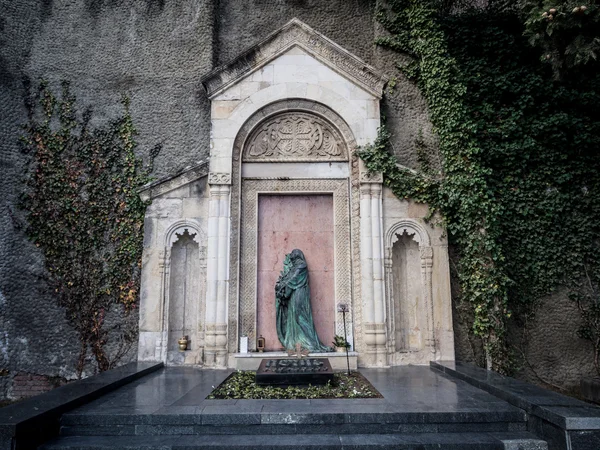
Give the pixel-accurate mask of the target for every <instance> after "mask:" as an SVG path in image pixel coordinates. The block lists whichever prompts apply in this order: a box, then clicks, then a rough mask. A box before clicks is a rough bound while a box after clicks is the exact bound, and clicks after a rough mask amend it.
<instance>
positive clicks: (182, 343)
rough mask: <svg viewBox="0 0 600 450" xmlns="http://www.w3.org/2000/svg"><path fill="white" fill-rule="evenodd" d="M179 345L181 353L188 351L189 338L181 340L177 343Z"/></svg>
mask: <svg viewBox="0 0 600 450" xmlns="http://www.w3.org/2000/svg"><path fill="white" fill-rule="evenodd" d="M177 344H179V351H180V352H184V351H186V350H187V345H188V340H187V338H186V337H185V336H184V337H182V338H181V339H179V340H178V341H177Z"/></svg>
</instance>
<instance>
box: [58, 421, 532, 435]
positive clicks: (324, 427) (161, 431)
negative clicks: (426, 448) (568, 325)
mask: <svg viewBox="0 0 600 450" xmlns="http://www.w3.org/2000/svg"><path fill="white" fill-rule="evenodd" d="M526 429H527V425H526V424H525V423H514V422H483V423H481V422H470V423H424V424H423V423H422V424H402V423H400V424H399V423H383V424H378V423H356V424H350V423H340V424H264V425H262V424H256V425H110V426H94V425H69V426H63V427H61V431H60V434H61V436H127V435H137V436H144V435H146V436H148V435H153V436H160V435H163V436H164V435H217V434H219V435H228V434H246V435H258V434H260V435H282V434H352V433H361V434H397V433H469V432H508V431H525V430H526Z"/></svg>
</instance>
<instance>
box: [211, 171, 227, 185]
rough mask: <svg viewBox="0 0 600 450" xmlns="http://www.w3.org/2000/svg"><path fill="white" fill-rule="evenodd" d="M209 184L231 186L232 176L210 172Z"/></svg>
mask: <svg viewBox="0 0 600 450" xmlns="http://www.w3.org/2000/svg"><path fill="white" fill-rule="evenodd" d="M208 184H231V174H230V173H220V172H210V173H209V174H208Z"/></svg>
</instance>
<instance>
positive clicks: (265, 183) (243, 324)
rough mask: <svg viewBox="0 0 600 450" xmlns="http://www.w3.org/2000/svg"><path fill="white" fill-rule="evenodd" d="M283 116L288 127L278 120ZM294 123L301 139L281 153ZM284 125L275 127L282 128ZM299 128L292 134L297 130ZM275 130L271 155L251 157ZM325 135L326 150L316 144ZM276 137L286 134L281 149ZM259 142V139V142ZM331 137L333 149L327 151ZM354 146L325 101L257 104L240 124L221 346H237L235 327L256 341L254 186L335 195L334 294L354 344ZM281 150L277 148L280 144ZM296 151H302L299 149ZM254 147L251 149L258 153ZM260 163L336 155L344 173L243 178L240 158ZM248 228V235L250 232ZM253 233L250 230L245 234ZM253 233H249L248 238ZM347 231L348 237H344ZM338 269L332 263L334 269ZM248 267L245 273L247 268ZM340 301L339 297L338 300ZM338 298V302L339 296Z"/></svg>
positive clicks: (357, 308)
mask: <svg viewBox="0 0 600 450" xmlns="http://www.w3.org/2000/svg"><path fill="white" fill-rule="evenodd" d="M286 121H287V125H286V124H285V122H286ZM290 125H291V126H298V128H297V129H296V138H297V137H298V134H300V140H301V142H300V145H299V147H298V148H296V150H297V151H296V152H295V154H293V153H294V152H292V155H291V157H288V156H290V155H287V150H288V149H290V147H292V146H293V142H292V139H293V137H292V136H291V134H293V132H292V131H291V129H290V128H289V126H290ZM286 126H288V128H287V129H284V132H281V128H282V127H286ZM298 130H300V131H306V132H305V133H297V131H298ZM270 132H274V133H276V134H277V136H276V138H275V140H274V141H271V143H270V144H271V147H270V148H272V149H274V148H275V147H274V146H273V144H276V143H279V144H280V146H279V148H278V149H276V150H274V151H273V153H272V154H270V155H266V154H264V153H266V152H254V155H250V154H249V152H250V149H251V148H253V147H252V145H254V144H255V143H256V141H257V139H263V140H264V139H270V138H271V136H269V135H268V134H267V133H270ZM328 139H329V140H330V142H329V144H330V145H329V146H328V147H326V149H325V150H323V148H322V147H321V146H320V144H324V143H326V141H327V140H328ZM281 140H287V142H286V143H285V145H286V146H285V147H282V146H281ZM263 142H264V141H263ZM332 142H335V143H336V145H337V148H336V149H335V150H334V151H329V150H327V149H331V148H332V145H331V144H332ZM355 147H356V141H355V138H354V134H353V132H352V130H351V129H350V127H349V126H348V124H347V123H346V122H345V121H344V119H342V118H341V117H340V116H339V115H338V114H336V113H335V112H334V111H333V110H331V109H330V108H329V107H328V106H326V105H324V104H322V103H319V102H316V101H312V100H307V99H299V98H292V99H283V100H279V101H276V102H273V103H270V104H268V105H266V106H264V107H263V108H262V109H259V110H258V111H255V112H254V114H252V115H251V116H250V117H249V118H248V119H247V120H246V122H245V123H244V124H243V125H242V126H241V127H240V130H239V132H238V133H237V135H236V137H235V140H234V143H233V149H232V177H231V238H230V246H229V248H230V255H231V259H230V266H229V267H230V291H229V306H228V329H229V333H228V346H229V348H230V349H235V348H237V345H238V333H240V332H241V333H243V334H245V335H248V336H249V338H250V339H249V341H250V343H251V345H252V343H254V342H255V337H256V336H255V335H254V334H255V331H256V328H255V326H256V311H255V309H256V303H255V297H256V292H255V291H256V280H255V274H254V272H253V270H254V269H253V268H255V264H253V263H251V262H250V260H248V257H249V255H250V256H251V255H253V254H255V253H256V245H257V242H256V237H255V236H254V235H255V234H256V233H255V232H256V230H254V229H252V228H248V223H249V222H253V221H255V220H256V204H255V201H256V199H257V198H258V197H257V196H258V194H259V193H260V192H283V193H307V194H310V193H331V194H333V196H334V216H335V230H336V236H335V240H336V244H335V248H336V250H335V259H336V267H339V268H340V270H339V274H338V276H337V279H336V281H335V284H336V286H335V290H336V297H337V296H340V297H339V298H342V297H341V296H343V298H344V299H348V300H351V301H350V302H349V303H350V304H351V311H350V314H348V315H347V319H346V325H347V326H348V327H353V329H352V328H351V330H350V331H351V332H352V331H353V336H354V339H355V342H356V343H358V344H359V345H360V337H359V333H360V332H361V330H360V329H361V325H360V323H361V319H360V318H361V316H362V305H361V301H360V294H359V293H360V279H361V277H360V265H359V264H353V263H352V261H359V260H360V256H359V251H360V241H359V239H358V236H357V233H358V230H359V225H360V223H359V221H360V214H359V210H360V203H359V189H358V188H359V184H358V182H357V180H358V174H359V163H358V159H357V157H356V156H354V155H353V149H354V148H355ZM282 148H283V149H284V150H283V151H281V149H282ZM300 150H303V152H300ZM257 153H258V154H257ZM255 161H264V162H276V163H282V162H292V161H294V162H296V161H301V162H308V163H312V162H317V163H322V162H329V161H338V162H343V163H347V164H348V168H349V170H348V174H349V177H348V178H347V179H320V180H318V179H302V178H299V179H278V178H277V176H273V177H272V178H268V179H267V178H265V179H263V180H253V179H251V178H243V177H242V164H243V163H253V162H255ZM252 233H254V234H252ZM251 235H252V236H251ZM253 236H254V237H253ZM351 236H352V238H351ZM336 270H337V269H336ZM250 272H252V273H250ZM338 300H339V299H338ZM340 301H341V300H340ZM336 314H337V315H339V316H340V317H337V315H336V325H335V326H336V333H337V334H342V333H343V326H344V323H343V320H342V319H341V317H342V316H341V313H339V314H338V313H336Z"/></svg>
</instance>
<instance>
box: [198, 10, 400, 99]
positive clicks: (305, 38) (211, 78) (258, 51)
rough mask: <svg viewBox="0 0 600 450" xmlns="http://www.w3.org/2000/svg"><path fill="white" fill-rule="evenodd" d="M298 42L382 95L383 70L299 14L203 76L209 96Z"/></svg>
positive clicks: (332, 67)
mask: <svg viewBox="0 0 600 450" xmlns="http://www.w3.org/2000/svg"><path fill="white" fill-rule="evenodd" d="M294 46H299V47H301V48H302V49H304V50H305V51H306V52H307V53H309V54H310V55H312V56H314V57H315V58H317V59H318V60H319V61H321V62H322V63H324V64H326V65H327V66H329V67H330V68H331V69H333V70H334V71H336V72H338V73H339V74H340V75H342V76H344V77H346V78H348V79H349V80H351V81H352V82H353V83H355V84H357V85H359V86H361V87H362V88H363V89H365V90H366V91H368V92H370V93H371V94H372V95H374V96H375V97H377V98H381V95H382V91H383V86H384V85H385V83H386V82H387V81H388V79H387V78H386V77H385V76H384V75H383V74H381V73H380V72H379V71H378V70H377V69H375V68H374V67H372V66H370V65H368V64H367V63H365V62H364V61H363V60H361V59H360V58H358V57H356V56H354V55H353V54H352V53H350V52H348V51H347V50H345V49H343V48H342V47H340V46H339V45H337V44H336V43H335V42H333V41H332V40H330V39H328V38H327V37H325V36H323V35H322V34H321V33H319V32H317V31H315V30H313V29H312V28H311V27H309V26H308V25H306V24H305V23H304V22H302V21H300V20H298V19H296V18H294V19H292V20H291V21H289V22H288V23H287V24H285V25H284V26H283V27H282V28H280V29H279V30H277V31H275V32H274V33H272V34H270V35H269V36H268V37H267V38H266V39H265V40H263V41H262V42H260V43H258V44H256V45H255V46H253V47H251V48H250V49H248V50H246V51H245V52H243V53H242V54H241V55H239V56H238V57H237V58H235V59H234V60H233V61H231V62H230V63H228V64H225V65H224V66H222V67H219V68H217V69H215V70H213V71H212V72H211V73H209V74H208V75H206V76H205V77H204V78H202V80H201V81H202V85H203V86H204V88H205V89H206V92H207V94H208V97H209V98H213V97H214V96H216V95H218V94H220V93H221V92H223V91H224V90H225V89H227V88H228V87H229V86H231V85H233V84H235V83H236V82H237V81H239V80H240V79H241V78H243V77H245V76H247V75H248V74H250V73H251V72H253V71H254V70H256V69H258V68H260V67H262V66H264V65H265V64H267V63H268V62H270V61H272V60H273V59H275V58H276V57H277V56H279V55H281V54H282V53H285V52H286V51H288V50H289V49H291V48H292V47H294Z"/></svg>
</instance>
